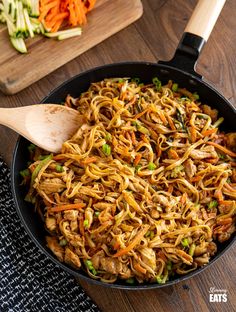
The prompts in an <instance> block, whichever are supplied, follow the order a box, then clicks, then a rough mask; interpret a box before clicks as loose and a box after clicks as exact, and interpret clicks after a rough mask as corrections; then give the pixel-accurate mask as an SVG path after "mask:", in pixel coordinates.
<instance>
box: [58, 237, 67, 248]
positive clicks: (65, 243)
mask: <svg viewBox="0 0 236 312" xmlns="http://www.w3.org/2000/svg"><path fill="white" fill-rule="evenodd" d="M59 245H60V246H62V247H63V246H66V245H67V240H66V239H64V238H63V239H61V240H60V242H59Z"/></svg>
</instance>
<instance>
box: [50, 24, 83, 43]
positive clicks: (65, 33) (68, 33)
mask: <svg viewBox="0 0 236 312" xmlns="http://www.w3.org/2000/svg"><path fill="white" fill-rule="evenodd" d="M81 34H82V29H81V27H76V28H72V29H66V30H59V31H57V32H55V33H47V32H45V33H44V36H46V37H48V38H58V39H59V37H60V38H62V39H59V40H63V39H66V38H71V37H74V36H80V35H81Z"/></svg>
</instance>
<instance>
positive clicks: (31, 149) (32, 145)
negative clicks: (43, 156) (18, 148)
mask: <svg viewBox="0 0 236 312" xmlns="http://www.w3.org/2000/svg"><path fill="white" fill-rule="evenodd" d="M35 148H36V146H35V145H34V144H33V143H31V144H30V145H29V146H28V150H29V152H33V151H34V150H35Z"/></svg>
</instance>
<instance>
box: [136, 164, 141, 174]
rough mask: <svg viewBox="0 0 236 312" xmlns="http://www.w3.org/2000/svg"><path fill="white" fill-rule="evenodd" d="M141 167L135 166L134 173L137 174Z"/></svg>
mask: <svg viewBox="0 0 236 312" xmlns="http://www.w3.org/2000/svg"><path fill="white" fill-rule="evenodd" d="M141 167H142V166H141V165H137V166H135V173H138V172H139V170H140V168H141Z"/></svg>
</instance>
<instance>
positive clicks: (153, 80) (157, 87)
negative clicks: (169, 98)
mask: <svg viewBox="0 0 236 312" xmlns="http://www.w3.org/2000/svg"><path fill="white" fill-rule="evenodd" d="M152 82H153V84H154V85H155V86H156V89H157V91H160V89H161V81H160V80H159V79H158V78H157V77H154V78H153V79H152Z"/></svg>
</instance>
